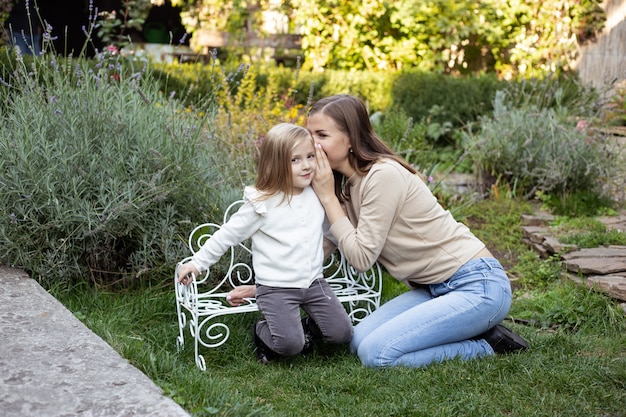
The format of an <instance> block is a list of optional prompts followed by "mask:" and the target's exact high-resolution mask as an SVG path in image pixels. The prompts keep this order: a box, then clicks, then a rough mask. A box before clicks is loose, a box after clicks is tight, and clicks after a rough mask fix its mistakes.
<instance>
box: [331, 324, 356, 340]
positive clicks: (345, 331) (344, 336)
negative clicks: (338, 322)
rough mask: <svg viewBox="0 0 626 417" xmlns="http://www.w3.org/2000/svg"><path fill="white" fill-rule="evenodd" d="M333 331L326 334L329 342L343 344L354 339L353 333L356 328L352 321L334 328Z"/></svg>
mask: <svg viewBox="0 0 626 417" xmlns="http://www.w3.org/2000/svg"><path fill="white" fill-rule="evenodd" d="M333 330H334V331H333V333H332V334H329V335H325V336H324V338H325V339H326V341H327V342H329V343H337V344H343V343H348V342H350V341H351V340H352V335H353V334H354V328H353V327H352V324H351V323H350V322H348V323H347V325H345V326H341V327H336V328H335V329H333Z"/></svg>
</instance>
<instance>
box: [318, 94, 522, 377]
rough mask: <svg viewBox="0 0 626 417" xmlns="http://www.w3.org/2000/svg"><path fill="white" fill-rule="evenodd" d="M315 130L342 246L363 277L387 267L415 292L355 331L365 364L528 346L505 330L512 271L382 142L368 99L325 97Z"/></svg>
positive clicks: (422, 362) (327, 205) (418, 362)
mask: <svg viewBox="0 0 626 417" xmlns="http://www.w3.org/2000/svg"><path fill="white" fill-rule="evenodd" d="M307 128H308V129H309V131H311V133H312V135H313V138H314V139H315V142H316V151H317V158H316V160H317V164H318V168H317V173H316V176H315V178H314V180H313V187H314V189H315V192H316V193H317V196H318V197H319V199H320V202H321V203H322V205H323V206H324V209H325V210H326V215H327V216H328V220H329V222H330V224H331V226H330V231H331V233H332V235H333V236H334V237H335V239H336V240H337V242H338V246H339V249H341V251H342V253H343V255H344V256H345V257H346V259H347V260H348V261H349V262H350V264H352V265H353V266H354V267H355V268H356V269H357V270H367V269H368V268H370V267H371V265H372V264H373V263H374V262H375V261H377V260H378V261H380V262H381V263H382V264H383V265H384V266H385V267H386V269H387V271H388V272H389V273H390V274H391V275H392V276H393V277H394V278H396V279H397V280H399V281H401V282H403V283H405V284H406V285H407V287H409V288H410V290H409V291H407V292H405V293H403V294H401V295H399V296H398V297H396V298H394V299H393V300H391V301H389V302H387V303H385V304H384V305H382V306H381V307H380V308H379V309H378V310H376V311H374V312H373V313H372V314H371V315H369V316H367V317H366V318H365V319H364V320H362V321H361V322H360V323H359V324H358V325H357V326H356V327H355V329H354V337H353V338H352V340H351V342H350V345H351V349H352V351H353V352H355V353H357V354H358V356H359V358H360V359H361V362H362V363H363V364H365V365H366V366H371V367H388V366H408V367H421V366H426V365H428V364H430V363H433V362H441V361H443V360H446V359H452V358H461V359H465V360H467V359H472V358H478V357H482V356H489V355H493V354H494V353H508V352H515V351H520V350H524V349H526V348H527V346H528V345H527V343H526V341H525V340H524V339H522V338H521V337H520V336H519V335H517V334H515V333H513V332H512V331H510V330H509V329H507V328H506V327H504V326H502V325H500V324H499V323H500V322H501V321H502V320H503V319H504V318H505V317H506V315H507V314H508V311H509V308H510V306H511V298H512V296H511V285H510V282H509V279H508V277H507V275H506V273H505V271H504V269H503V268H502V266H501V265H500V263H499V262H498V261H497V260H496V259H495V258H494V257H493V255H492V254H491V253H490V252H489V250H488V249H487V248H486V247H485V245H484V244H483V242H481V241H480V240H479V239H478V238H476V236H474V235H473V234H472V232H471V231H470V230H469V229H468V228H467V227H466V226H465V225H463V224H462V223H460V222H457V221H456V220H455V219H454V218H453V217H452V215H451V214H450V212H449V211H447V210H444V209H443V208H442V207H441V205H439V203H438V202H437V200H436V198H435V196H433V194H432V193H431V191H430V190H429V188H428V186H427V185H426V184H425V183H424V182H423V181H422V179H421V178H420V177H419V176H418V175H417V174H416V172H415V170H414V169H413V168H411V167H410V166H409V165H408V164H407V163H406V162H405V161H403V160H402V159H400V158H399V157H398V156H397V155H395V154H394V152H393V151H392V150H391V149H390V148H389V147H388V146H387V145H385V143H384V142H382V141H381V140H380V138H379V137H378V136H377V135H376V133H375V132H374V130H373V129H372V125H371V124H370V120H369V117H368V113H367V110H366V108H365V105H364V104H363V102H362V101H361V100H360V99H358V98H356V97H353V96H349V95H337V96H332V97H327V98H324V99H321V100H319V101H318V102H317V103H315V104H314V105H313V106H312V108H311V110H310V112H309V117H308V121H307ZM344 209H345V210H344Z"/></svg>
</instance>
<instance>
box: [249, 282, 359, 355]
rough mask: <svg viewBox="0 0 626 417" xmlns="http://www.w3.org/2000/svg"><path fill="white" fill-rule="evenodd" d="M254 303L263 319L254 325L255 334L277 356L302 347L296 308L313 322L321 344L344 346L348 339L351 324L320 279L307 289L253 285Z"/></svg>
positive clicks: (337, 301)
mask: <svg viewBox="0 0 626 417" xmlns="http://www.w3.org/2000/svg"><path fill="white" fill-rule="evenodd" d="M256 302H257V304H258V306H259V309H260V310H261V312H262V313H263V315H264V316H265V320H264V321H259V322H258V323H257V325H256V333H257V335H258V336H259V338H261V340H262V341H263V342H264V343H265V344H266V345H267V346H268V347H269V348H270V349H272V350H273V351H274V352H276V353H278V354H279V355H283V356H290V355H296V354H298V353H300V352H301V351H302V348H303V347H304V329H303V328H302V323H301V318H300V308H302V309H303V310H304V311H305V312H306V314H308V316H309V317H310V318H312V319H313V320H314V321H315V323H316V324H317V326H318V327H319V329H320V330H321V332H322V335H323V337H324V341H325V342H329V343H348V342H349V341H350V339H351V338H352V333H353V328H352V322H351V321H350V318H349V317H348V314H347V313H346V310H345V309H344V307H343V305H341V303H340V302H339V299H338V298H337V296H336V295H335V293H334V292H333V290H332V289H331V288H330V286H329V285H328V282H327V281H326V280H325V279H323V278H320V279H317V280H315V281H313V283H312V284H311V286H310V287H309V288H281V287H270V286H267V285H260V284H257V288H256Z"/></svg>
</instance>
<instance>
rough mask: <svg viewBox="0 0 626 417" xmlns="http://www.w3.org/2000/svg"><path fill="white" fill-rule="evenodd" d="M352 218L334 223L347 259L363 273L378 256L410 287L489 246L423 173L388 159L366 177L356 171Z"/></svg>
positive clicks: (433, 279) (445, 274) (444, 274)
mask: <svg viewBox="0 0 626 417" xmlns="http://www.w3.org/2000/svg"><path fill="white" fill-rule="evenodd" d="M348 182H349V184H350V196H351V199H350V201H348V202H347V203H346V210H347V214H348V218H345V217H344V218H342V219H341V220H339V221H337V222H335V223H334V224H333V225H332V226H331V229H330V231H331V233H332V235H333V236H334V237H335V238H336V239H337V242H338V246H339V248H340V249H341V251H342V252H343V254H344V255H345V257H346V259H347V260H348V261H349V262H350V263H351V264H352V266H354V267H355V268H356V269H357V270H359V271H366V270H367V269H369V268H370V267H371V266H372V265H373V264H374V262H375V261H376V260H378V261H380V263H381V264H382V265H383V266H384V267H385V268H386V269H387V271H388V272H389V273H390V274H391V275H392V276H393V277H395V278H396V279H397V280H399V281H402V282H404V283H405V284H407V285H409V286H410V285H411V283H415V284H435V283H440V282H443V281H445V280H446V279H448V278H450V277H451V276H452V275H453V274H454V273H455V272H456V270H457V269H458V268H459V267H460V266H461V265H463V264H464V263H466V262H467V261H469V260H470V259H472V258H474V257H475V256H476V255H477V254H478V253H479V252H480V251H481V250H482V249H484V248H485V245H484V244H483V243H482V242H481V241H480V240H479V239H478V238H477V237H476V236H474V234H472V232H471V231H470V230H469V229H468V228H467V227H466V226H465V225H463V224H462V223H459V222H457V221H456V220H455V219H454V218H453V217H452V215H451V214H450V212H449V211H447V210H444V209H443V207H441V206H440V205H439V203H438V202H437V200H436V198H435V197H434V195H433V194H432V192H431V191H430V189H429V188H428V186H427V185H426V184H424V182H423V181H422V180H421V179H420V178H419V176H417V175H414V174H412V173H410V172H409V171H408V170H406V169H405V168H404V167H402V165H400V164H398V163H397V162H395V161H393V160H389V159H384V160H382V161H381V162H378V163H376V164H374V166H373V167H372V168H371V169H370V171H369V172H368V173H367V175H365V177H361V176H359V175H358V174H357V173H355V174H354V175H352V176H351V177H350V178H349V179H348Z"/></svg>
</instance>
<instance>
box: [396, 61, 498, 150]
mask: <svg viewBox="0 0 626 417" xmlns="http://www.w3.org/2000/svg"><path fill="white" fill-rule="evenodd" d="M503 83H504V82H502V81H498V80H497V78H496V77H495V75H493V74H488V75H483V76H479V77H467V78H460V77H453V76H450V75H445V74H438V73H427V72H421V71H407V72H403V73H401V74H399V75H398V76H397V79H396V80H395V81H394V83H393V87H392V90H391V94H392V97H393V103H394V104H395V105H397V106H399V107H400V108H402V109H403V110H404V112H405V113H406V114H407V115H409V116H410V117H412V118H413V119H414V120H416V121H421V120H426V121H427V122H428V124H431V125H432V124H436V125H439V126H442V127H447V129H441V134H440V135H439V137H435V138H434V139H435V140H440V141H444V142H445V141H448V142H450V139H452V138H451V137H450V135H449V132H450V129H457V128H459V127H462V126H465V125H466V124H467V123H471V122H474V121H476V120H477V119H478V117H479V116H481V115H485V114H488V113H489V112H491V110H492V108H493V107H492V103H493V97H494V95H495V92H496V91H497V90H498V89H501V88H502V87H503Z"/></svg>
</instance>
